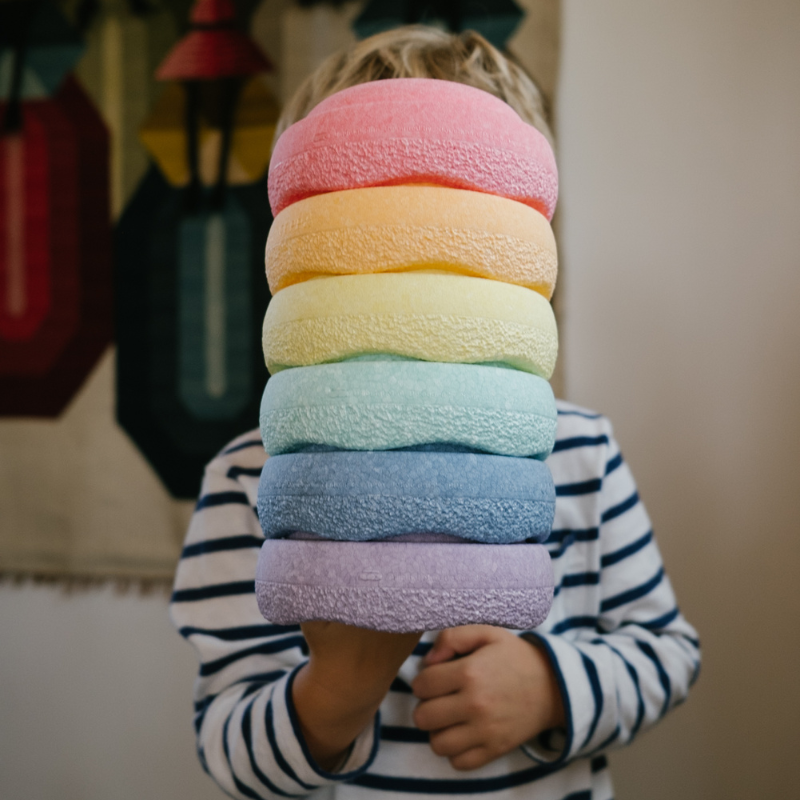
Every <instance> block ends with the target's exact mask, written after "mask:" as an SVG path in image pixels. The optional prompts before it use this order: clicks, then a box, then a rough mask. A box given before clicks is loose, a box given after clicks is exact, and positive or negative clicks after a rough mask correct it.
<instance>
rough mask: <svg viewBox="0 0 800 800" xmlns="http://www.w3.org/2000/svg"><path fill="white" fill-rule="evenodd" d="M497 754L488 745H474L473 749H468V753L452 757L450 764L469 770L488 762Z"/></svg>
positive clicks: (456, 767) (455, 767)
mask: <svg viewBox="0 0 800 800" xmlns="http://www.w3.org/2000/svg"><path fill="white" fill-rule="evenodd" d="M493 758H495V755H493V754H492V752H491V751H490V750H489V748H487V747H473V748H472V750H467V752H466V753H460V754H459V755H457V756H453V757H452V758H451V759H450V766H451V767H453V769H459V770H468V769H478V767H482V766H483V765H484V764H488V763H489V762H490V761H491V760H492V759H493Z"/></svg>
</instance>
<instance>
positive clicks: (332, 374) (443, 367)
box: [260, 357, 557, 459]
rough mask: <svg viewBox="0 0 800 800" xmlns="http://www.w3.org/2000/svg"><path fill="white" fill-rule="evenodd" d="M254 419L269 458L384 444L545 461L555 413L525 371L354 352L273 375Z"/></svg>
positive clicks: (545, 386) (545, 390) (545, 388)
mask: <svg viewBox="0 0 800 800" xmlns="http://www.w3.org/2000/svg"><path fill="white" fill-rule="evenodd" d="M373 358H374V357H373ZM260 423H261V436H262V439H263V442H264V447H265V449H266V451H267V453H269V454H270V455H279V454H281V453H292V452H297V451H300V450H303V449H305V448H308V447H312V446H324V447H329V448H334V449H339V450H393V449H397V448H402V447H414V446H420V445H437V444H439V445H456V446H461V447H466V448H471V449H475V450H479V451H481V452H485V453H492V454H495V455H506V456H518V457H525V458H537V459H545V458H547V456H548V455H549V454H550V452H551V451H552V449H553V445H554V444H555V438H556V423H557V414H556V405H555V398H554V397H553V391H552V389H551V388H550V384H549V383H548V382H547V381H546V380H544V378H540V377H538V376H536V375H531V374H530V373H527V372H522V371H519V370H514V369H507V368H503V367H495V366H486V365H475V364H447V363H439V362H426V361H413V360H402V359H391V360H373V359H357V360H351V361H342V362H338V363H334V364H321V365H317V366H311V367H296V368H293V369H288V370H284V371H283V372H279V373H278V374H277V375H273V377H272V378H271V379H270V380H269V382H268V383H267V386H266V389H265V390H264V395H263V398H262V401H261V415H260Z"/></svg>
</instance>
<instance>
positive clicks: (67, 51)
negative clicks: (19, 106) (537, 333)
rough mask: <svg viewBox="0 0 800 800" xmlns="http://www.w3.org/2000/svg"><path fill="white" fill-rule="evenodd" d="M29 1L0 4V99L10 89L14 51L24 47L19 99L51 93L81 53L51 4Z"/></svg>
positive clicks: (72, 32)
mask: <svg viewBox="0 0 800 800" xmlns="http://www.w3.org/2000/svg"><path fill="white" fill-rule="evenodd" d="M36 6H37V7H36V8H35V11H34V16H33V17H32V18H31V19H30V21H29V22H26V20H25V15H26V14H29V13H30V11H29V9H31V8H34V6H33V4H32V3H31V2H30V0H6V1H5V2H0V98H2V99H7V98H8V95H9V92H10V89H11V79H12V75H13V72H14V57H15V52H16V49H17V48H18V47H19V46H20V45H21V44H24V51H23V55H24V60H23V71H22V91H21V96H22V99H23V100H33V99H41V98H42V97H49V96H50V95H52V94H54V93H55V92H56V90H57V89H58V87H59V86H60V85H61V83H62V82H63V80H64V78H65V77H66V76H67V73H69V72H71V71H72V69H73V67H74V66H75V64H76V63H77V61H78V59H79V58H80V57H81V55H82V54H83V51H84V48H85V46H84V43H83V40H82V39H81V38H80V36H79V35H78V33H77V32H76V31H75V30H74V29H73V28H72V26H71V25H70V24H69V22H68V21H67V19H66V17H65V16H64V15H63V14H62V13H61V11H60V10H59V9H58V8H57V6H56V5H55V4H54V3H37V4H36Z"/></svg>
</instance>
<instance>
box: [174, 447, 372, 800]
mask: <svg viewBox="0 0 800 800" xmlns="http://www.w3.org/2000/svg"><path fill="white" fill-rule="evenodd" d="M264 460H265V454H264V451H263V448H262V446H261V442H260V440H259V438H258V435H257V433H255V434H250V435H249V438H248V436H245V437H240V439H239V440H236V441H234V443H233V444H232V446H231V447H229V448H228V449H227V450H226V451H223V453H222V454H221V455H220V456H218V457H217V458H216V459H215V460H214V461H212V462H211V464H209V466H208V467H207V469H206V473H205V477H204V480H203V486H202V490H201V494H200V498H199V500H198V503H197V507H196V510H195V513H194V515H193V517H192V521H191V523H190V526H189V531H188V534H187V537H186V542H185V545H184V549H183V553H182V557H181V560H180V563H179V565H178V569H177V572H176V577H175V585H174V591H173V595H172V600H171V604H170V615H171V618H172V621H173V624H174V625H175V626H176V627H177V628H178V630H179V632H180V633H181V634H182V635H183V636H184V637H186V639H188V640H189V642H191V644H192V645H193V646H194V648H195V650H196V652H197V655H198V656H199V659H200V670H199V675H198V677H197V679H196V681H195V687H194V701H195V731H196V734H197V749H198V755H199V758H200V762H201V764H202V766H203V768H204V769H205V770H206V772H208V773H209V774H210V775H211V776H212V777H213V778H214V779H215V780H216V782H217V783H218V784H219V786H220V787H221V788H222V789H223V790H224V791H226V792H227V793H228V794H230V795H231V796H233V797H237V798H277V797H301V796H305V795H307V794H309V793H310V792H312V791H313V790H315V789H317V788H319V787H322V786H326V785H330V784H333V783H337V782H340V781H346V780H351V779H352V778H354V777H356V776H357V775H360V774H361V773H362V772H363V771H364V770H365V769H366V768H367V767H368V766H369V764H370V763H371V762H372V760H373V759H374V757H375V754H376V749H377V745H378V738H377V737H376V735H375V729H376V728H377V726H378V725H379V719H378V718H377V717H376V720H375V727H374V728H370V729H368V730H366V731H364V733H362V734H361V735H360V736H359V737H358V739H357V740H356V741H355V743H354V745H353V747H352V749H351V751H350V754H349V756H348V757H347V759H346V761H345V763H343V764H342V765H341V767H340V769H339V770H338V771H337V772H336V773H330V772H325V771H323V770H321V769H319V768H318V767H317V766H316V764H315V763H314V761H313V759H312V758H311V756H310V754H309V752H308V750H307V748H306V745H305V742H304V741H303V738H302V735H301V734H300V730H299V726H298V722H297V718H296V714H295V711H294V706H293V704H292V682H293V679H294V676H295V674H296V672H297V670H298V669H299V667H300V666H301V665H302V664H303V663H305V661H306V655H307V648H306V643H305V639H304V638H303V636H302V633H301V632H300V629H299V627H297V626H280V625H271V624H270V623H269V622H268V621H267V620H265V619H263V618H262V616H261V613H260V612H259V610H258V606H257V604H256V598H255V591H254V576H255V571H256V563H257V561H258V554H259V550H260V547H261V544H262V543H263V541H264V537H263V534H262V532H261V527H260V525H259V523H258V518H257V516H256V514H255V510H254V506H255V501H256V494H257V486H258V479H259V475H260V472H261V467H262V466H263V463H264Z"/></svg>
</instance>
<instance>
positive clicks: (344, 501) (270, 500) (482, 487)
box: [258, 451, 555, 544]
mask: <svg viewBox="0 0 800 800" xmlns="http://www.w3.org/2000/svg"><path fill="white" fill-rule="evenodd" d="M554 513H555V488H554V486H553V479H552V477H551V475H550V470H549V469H548V468H547V467H546V466H545V464H544V463H543V462H541V461H536V460H533V459H527V458H525V459H523V458H509V457H507V456H492V455H483V454H474V453H437V452H430V451H416V452H414V451H412V452H409V451H387V452H375V451H367V452H352V451H351V452H348V451H333V452H316V453H290V454H286V455H280V456H272V457H270V458H268V459H267V462H266V464H264V469H263V470H262V472H261V481H260V483H259V487H258V516H259V519H260V521H261V528H262V530H263V531H264V535H265V536H266V537H267V538H270V539H271V538H279V537H283V536H286V535H288V534H290V533H292V532H294V531H306V532H309V533H315V534H318V535H319V536H323V537H325V538H327V539H346V540H350V541H365V540H370V539H385V538H386V537H389V536H398V535H401V534H406V533H447V534H450V535H453V536H459V537H460V538H462V539H473V540H475V541H478V542H484V543H488V544H503V543H508V542H520V541H523V540H525V539H529V540H533V541H543V540H544V539H545V538H547V536H548V535H549V533H550V528H551V526H552V524H553V515H554Z"/></svg>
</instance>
